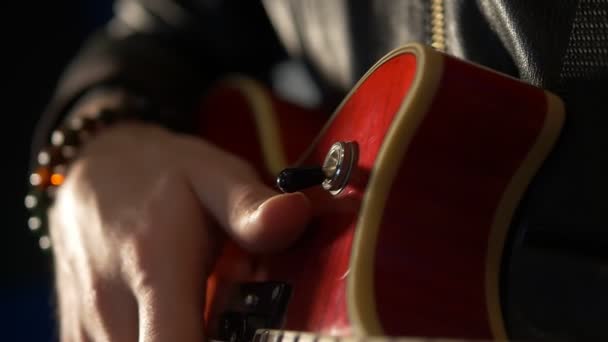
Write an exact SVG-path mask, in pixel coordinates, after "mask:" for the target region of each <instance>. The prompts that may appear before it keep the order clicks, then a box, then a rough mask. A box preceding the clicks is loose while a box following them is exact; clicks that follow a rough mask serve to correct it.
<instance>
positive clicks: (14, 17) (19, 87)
mask: <svg viewBox="0 0 608 342" xmlns="http://www.w3.org/2000/svg"><path fill="white" fill-rule="evenodd" d="M9 3H11V4H10V5H8V6H9V8H8V9H6V8H5V6H7V5H3V11H2V14H3V16H2V17H3V20H2V27H3V30H2V31H3V32H2V33H3V36H4V37H5V39H4V41H3V43H2V47H1V51H2V56H3V57H2V60H3V62H2V68H3V70H2V75H3V77H2V78H0V80H1V82H2V83H3V84H2V87H1V88H0V89H2V91H1V92H0V93H1V94H2V104H3V109H2V117H3V119H4V122H3V125H2V128H4V134H2V135H0V136H1V137H2V141H3V143H2V145H3V146H4V149H3V150H4V152H5V153H6V152H8V156H6V155H5V157H4V158H3V163H2V173H3V174H2V180H3V183H4V184H3V185H4V194H5V196H4V200H3V201H2V202H1V203H2V211H1V213H2V216H3V222H2V228H1V229H2V234H1V240H0V241H2V248H0V251H1V252H0V253H1V254H0V341H53V340H55V326H54V322H53V296H52V273H51V272H50V261H51V260H50V259H49V258H48V257H47V256H45V255H43V253H41V252H40V251H39V249H38V242H37V240H36V239H35V238H34V236H33V235H32V234H30V232H29V231H28V229H27V226H26V222H27V213H26V210H25V208H24V206H23V199H24V197H25V194H26V189H27V179H28V176H27V163H28V158H29V156H30V142H31V137H32V130H33V128H34V125H35V123H36V122H37V120H38V119H39V117H40V115H41V112H42V111H43V109H44V107H45V106H46V104H47V102H48V101H49V99H50V96H51V95H52V92H53V90H54V86H55V83H56V82H57V80H58V78H59V77H60V75H61V72H62V70H63V69H64V68H65V67H66V65H67V63H69V61H70V59H71V58H72V57H73V56H74V54H75V53H76V51H77V50H78V48H79V46H80V45H81V44H82V42H83V40H84V39H85V38H86V37H87V35H88V34H90V32H91V31H93V30H95V29H96V28H97V27H99V26H100V25H102V24H103V23H104V22H106V21H107V20H108V18H109V17H110V15H111V7H112V1H111V0H58V1H34V2H30V1H14V2H9ZM7 104H8V106H7Z"/></svg>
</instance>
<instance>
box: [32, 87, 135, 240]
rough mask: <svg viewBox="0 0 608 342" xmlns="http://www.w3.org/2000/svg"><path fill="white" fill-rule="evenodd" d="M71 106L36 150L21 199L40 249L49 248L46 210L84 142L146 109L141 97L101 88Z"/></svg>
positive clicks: (133, 117)
mask: <svg viewBox="0 0 608 342" xmlns="http://www.w3.org/2000/svg"><path fill="white" fill-rule="evenodd" d="M73 108H74V109H73V110H72V111H71V112H70V114H69V115H67V116H66V119H65V120H63V122H62V124H61V125H60V126H59V127H57V128H56V129H55V130H54V131H53V132H52V134H51V136H50V141H49V142H48V144H47V146H45V147H44V148H43V149H42V150H41V151H40V152H39V153H38V155H37V160H36V163H35V167H34V168H33V170H32V172H31V173H30V175H29V186H28V188H29V190H28V193H27V195H26V196H25V201H24V202H25V203H24V204H25V207H26V209H27V210H28V213H29V215H28V219H27V226H28V227H29V229H30V231H31V232H33V233H34V234H35V235H36V236H37V238H38V244H39V246H40V249H41V250H43V251H49V250H50V248H51V239H50V236H49V231H48V226H47V225H48V217H47V211H48V209H49V207H50V206H51V204H52V202H53V200H54V198H55V194H56V192H57V189H58V188H59V187H60V186H61V185H62V184H63V182H64V178H65V175H66V171H67V169H68V167H69V165H70V163H71V162H72V161H73V160H74V159H75V158H76V157H77V156H78V152H79V151H80V149H81V148H82V146H83V145H84V143H85V142H87V141H88V140H89V139H91V138H92V137H94V136H95V135H96V134H98V133H99V132H100V131H101V130H102V129H103V128H104V127H108V126H110V125H112V124H113V123H115V122H117V121H121V120H125V119H136V118H137V119H141V118H143V117H145V115H144V113H146V112H147V105H146V102H145V101H144V100H143V99H141V98H139V97H135V96H133V95H131V94H129V95H127V94H126V93H125V92H123V91H118V90H101V89H99V90H96V91H95V92H91V93H90V94H88V95H87V96H86V97H83V98H82V99H81V100H80V101H79V102H78V104H76V105H75V106H74V107H73Z"/></svg>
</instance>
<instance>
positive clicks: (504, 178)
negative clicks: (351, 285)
mask: <svg viewBox="0 0 608 342" xmlns="http://www.w3.org/2000/svg"><path fill="white" fill-rule="evenodd" d="M545 116H546V104H545V94H544V92H543V91H542V90H540V89H537V88H533V87H529V86H525V85H523V84H521V83H520V82H517V81H515V80H512V79H510V78H505V77H504V76H499V75H497V74H495V73H491V72H488V71H487V70H483V69H479V68H477V67H473V66H471V65H469V64H465V63H463V62H461V61H458V60H456V59H452V58H448V59H446V60H445V63H444V73H443V77H442V79H441V83H440V86H439V89H438V90H437V93H436V95H435V100H434V102H433V105H432V106H431V108H430V109H429V110H428V113H427V115H426V117H425V119H424V120H423V121H422V123H421V124H420V126H419V128H418V131H417V133H416V135H415V137H414V139H413V140H412V142H411V143H410V145H409V148H408V150H407V153H406V155H405V157H404V160H403V162H402V164H401V166H400V170H399V172H398V175H399V176H398V179H397V180H396V182H395V183H393V186H392V192H391V195H390V199H389V201H388V205H387V206H386V207H385V211H384V214H383V221H382V228H381V230H380V234H379V237H378V240H377V248H376V255H375V265H374V270H375V274H374V277H375V290H376V291H375V294H376V304H377V308H378V311H379V315H380V317H381V318H380V320H381V322H382V324H383V328H384V329H385V331H386V333H387V334H390V335H403V336H429V337H444V336H453V337H460V338H479V339H491V338H493V336H492V332H491V330H490V326H489V322H488V312H487V303H486V289H485V282H486V280H485V273H486V269H485V267H486V259H487V253H488V235H489V231H490V227H491V226H492V223H493V220H494V214H495V212H496V210H497V207H498V205H499V202H500V200H501V198H502V195H503V193H504V192H505V189H506V187H507V186H508V185H509V182H510V180H511V179H512V177H513V175H514V173H515V172H516V171H517V169H518V168H519V167H520V165H521V164H522V162H523V160H524V159H525V158H526V156H527V154H528V152H529V151H530V147H531V146H532V145H533V144H534V142H535V141H536V139H537V138H538V134H539V132H540V130H541V129H542V127H543V124H544V120H545Z"/></svg>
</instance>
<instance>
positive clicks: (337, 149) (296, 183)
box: [276, 141, 358, 195]
mask: <svg viewBox="0 0 608 342" xmlns="http://www.w3.org/2000/svg"><path fill="white" fill-rule="evenodd" d="M357 156H358V150H357V145H356V143H355V142H344V141H339V142H336V143H335V144H333V145H332V146H331V147H330V149H329V151H328V152H327V155H326V156H325V160H324V162H323V165H322V166H301V167H293V168H286V169H284V170H282V171H281V172H280V173H279V175H278V176H277V181H276V184H277V187H278V188H279V189H280V190H281V191H283V192H296V191H300V190H304V189H306V188H310V187H313V186H318V185H321V186H322V187H323V189H325V190H327V191H328V192H330V193H331V194H332V195H337V194H339V193H340V192H341V191H342V190H343V189H344V188H345V187H346V185H347V184H348V180H349V179H350V176H351V173H352V169H353V167H354V166H355V165H356V161H357Z"/></svg>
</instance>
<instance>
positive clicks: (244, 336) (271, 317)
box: [218, 282, 291, 342]
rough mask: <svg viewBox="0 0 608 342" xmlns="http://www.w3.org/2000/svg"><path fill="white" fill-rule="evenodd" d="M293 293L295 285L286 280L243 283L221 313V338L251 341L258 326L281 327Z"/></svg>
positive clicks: (219, 329)
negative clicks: (292, 288) (292, 286)
mask: <svg viewBox="0 0 608 342" xmlns="http://www.w3.org/2000/svg"><path fill="white" fill-rule="evenodd" d="M290 296H291V287H290V286H289V285H288V284H286V283H282V282H250V283H242V284H239V285H238V288H237V291H235V295H234V296H233V298H231V300H230V302H229V305H228V307H227V308H226V310H224V311H223V312H222V314H221V315H220V320H219V322H218V324H219V326H218V339H219V340H221V341H227V342H250V341H251V340H252V339H253V337H254V335H255V332H256V330H258V329H278V328H280V326H281V325H282V323H283V318H284V316H285V312H286V310H287V304H288V302H289V298H290Z"/></svg>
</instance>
